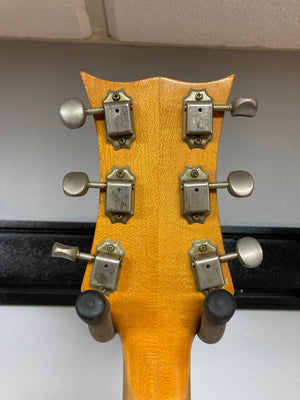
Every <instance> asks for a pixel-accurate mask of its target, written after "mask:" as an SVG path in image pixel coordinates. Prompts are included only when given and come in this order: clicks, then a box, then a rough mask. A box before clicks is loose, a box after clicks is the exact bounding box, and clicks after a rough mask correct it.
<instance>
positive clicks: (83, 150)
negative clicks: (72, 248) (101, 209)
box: [0, 41, 300, 226]
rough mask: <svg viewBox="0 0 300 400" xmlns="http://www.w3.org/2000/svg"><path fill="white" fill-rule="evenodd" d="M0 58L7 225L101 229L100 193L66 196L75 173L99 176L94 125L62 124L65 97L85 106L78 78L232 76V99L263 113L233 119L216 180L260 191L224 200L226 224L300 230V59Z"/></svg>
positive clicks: (32, 52)
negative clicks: (252, 103) (92, 225)
mask: <svg viewBox="0 0 300 400" xmlns="http://www.w3.org/2000/svg"><path fill="white" fill-rule="evenodd" d="M0 53H1V56H2V59H1V64H0V81H1V86H0V87H1V97H0V120H1V125H0V130H1V158H0V167H1V171H2V173H1V178H0V179H1V197H0V219H12V220H16V219H19V220H56V221H95V220H96V214H97V203H98V193H97V191H96V190H90V191H89V193H88V194H87V195H86V196H84V197H81V198H68V197H66V196H64V194H63V192H62V190H61V182H62V178H63V176H64V175H65V174H66V173H67V172H69V171H85V172H87V173H88V175H89V176H90V178H91V180H96V179H97V178H98V175H99V166H98V157H99V155H98V149H97V138H96V130H95V126H94V121H93V118H88V120H87V123H86V124H85V126H84V127H83V128H81V129H78V130H69V129H67V128H66V127H64V126H63V125H62V123H61V122H60V120H59V117H58V107H59V104H60V102H61V100H62V99H64V98H66V97H70V96H78V97H80V98H82V99H83V101H84V102H85V103H86V104H88V102H87V97H86V94H85V93H84V89H83V85H82V83H81V79H80V75H79V71H80V70H84V71H87V72H89V73H90V74H93V75H96V76H99V77H101V78H104V79H108V80H124V81H128V80H136V79H141V78H146V77H149V76H160V75H161V76H170V77H172V78H176V79H181V80H186V81H209V80H215V79H218V78H221V77H224V76H227V75H229V74H231V73H235V74H236V81H235V83H234V85H233V89H232V94H231V96H230V98H231V99H233V98H234V97H236V96H256V97H257V98H258V100H259V111H258V114H257V116H256V117H255V118H232V117H231V116H230V115H228V113H227V114H226V116H225V119H224V124H223V129H222V133H221V141H220V148H219V158H218V178H219V179H220V180H222V179H224V178H226V177H227V175H228V173H229V172H230V171H231V170H235V169H244V170H248V171H249V172H251V173H252V174H253V176H254V178H255V191H254V193H253V195H252V196H251V197H249V198H246V199H236V198H233V197H231V196H230V195H229V194H228V192H227V191H226V190H219V192H218V193H219V194H218V198H219V210H220V219H221V223H222V224H224V225H249V226H251V225H263V226H300V211H299V187H300V186H299V167H300V157H299V151H300V135H299V126H300V113H299V89H300V78H299V70H300V53H288V52H284V53H283V52H282V53H275V52H243V51H228V50H204V49H187V48H186V49H184V48H181V49H179V48H159V47H147V48H146V47H129V46H99V45H87V44H81V45H79V44H62V43H35V42H18V41H9V42H7V41H2V42H0ZM178 101H181V99H178ZM170 112H172V110H170ZM4 171H5V172H4Z"/></svg>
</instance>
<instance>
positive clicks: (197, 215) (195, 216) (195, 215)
mask: <svg viewBox="0 0 300 400" xmlns="http://www.w3.org/2000/svg"><path fill="white" fill-rule="evenodd" d="M200 218H201V216H200V214H193V220H194V221H199V219H200Z"/></svg>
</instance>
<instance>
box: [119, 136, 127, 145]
mask: <svg viewBox="0 0 300 400" xmlns="http://www.w3.org/2000/svg"><path fill="white" fill-rule="evenodd" d="M118 141H119V143H120V144H121V145H122V144H125V142H126V139H125V138H124V136H120V137H119V139H118Z"/></svg>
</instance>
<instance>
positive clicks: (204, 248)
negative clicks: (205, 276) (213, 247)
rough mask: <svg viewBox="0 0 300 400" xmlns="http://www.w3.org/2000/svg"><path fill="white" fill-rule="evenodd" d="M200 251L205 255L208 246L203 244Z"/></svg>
mask: <svg viewBox="0 0 300 400" xmlns="http://www.w3.org/2000/svg"><path fill="white" fill-rule="evenodd" d="M199 250H200V251H201V253H204V252H205V251H206V250H207V246H206V244H201V246H199Z"/></svg>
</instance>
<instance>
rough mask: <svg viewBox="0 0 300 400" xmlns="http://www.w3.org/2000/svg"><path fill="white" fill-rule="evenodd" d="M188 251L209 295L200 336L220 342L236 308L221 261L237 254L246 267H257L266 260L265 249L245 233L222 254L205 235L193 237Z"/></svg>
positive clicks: (199, 287) (200, 283)
mask: <svg viewBox="0 0 300 400" xmlns="http://www.w3.org/2000/svg"><path fill="white" fill-rule="evenodd" d="M188 254H189V258H190V262H191V265H192V271H193V275H194V279H195V284H196V288H197V290H199V291H202V292H203V293H204V294H205V295H206V298H205V300H204V303H203V306H202V318H201V325H200V328H199V330H198V336H199V337H200V339H201V340H202V341H203V342H205V343H210V344H212V343H216V342H218V341H219V340H220V339H221V338H222V336H223V334H224V331H225V327H226V323H227V322H228V321H229V320H230V318H231V317H232V316H233V314H234V312H235V300H234V297H233V296H232V295H231V294H230V293H229V292H227V291H226V290H224V289H222V287H223V286H224V285H225V280H224V276H223V272H222V267H221V263H222V262H225V261H229V260H232V259H234V258H237V259H238V260H239V261H240V263H241V264H242V265H243V266H244V267H247V268H255V267H258V266H259V265H260V264H261V262H262V259H263V251H262V248H261V245H260V244H259V242H258V241H257V240H256V239H254V238H252V237H244V238H241V239H239V240H238V241H237V243H236V249H235V252H233V253H229V254H224V255H221V256H220V255H219V252H218V248H217V246H215V245H214V244H212V243H211V242H210V241H209V239H204V240H201V241H198V240H196V241H193V246H192V248H191V250H190V251H189V253H188Z"/></svg>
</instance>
